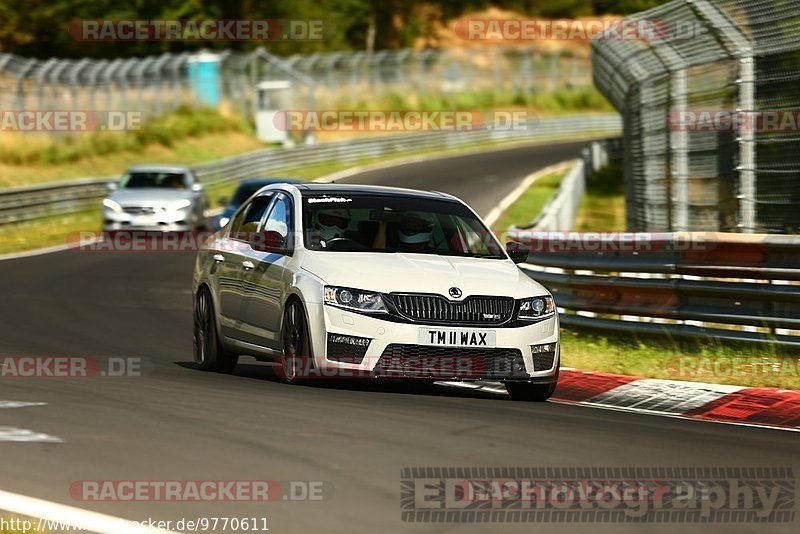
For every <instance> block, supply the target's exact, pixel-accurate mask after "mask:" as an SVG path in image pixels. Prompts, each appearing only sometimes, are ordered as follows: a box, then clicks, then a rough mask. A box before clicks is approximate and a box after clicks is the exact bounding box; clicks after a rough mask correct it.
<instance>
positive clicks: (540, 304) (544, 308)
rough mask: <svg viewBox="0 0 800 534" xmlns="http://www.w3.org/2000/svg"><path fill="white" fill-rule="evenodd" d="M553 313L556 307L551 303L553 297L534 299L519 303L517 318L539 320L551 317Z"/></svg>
mask: <svg viewBox="0 0 800 534" xmlns="http://www.w3.org/2000/svg"><path fill="white" fill-rule="evenodd" d="M555 311H556V306H555V304H554V303H553V297H549V296H548V297H536V298H532V299H524V300H521V301H520V303H519V315H518V317H519V318H520V319H539V318H541V317H547V316H548V315H553V313H555Z"/></svg>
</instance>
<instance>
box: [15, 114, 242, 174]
mask: <svg viewBox="0 0 800 534" xmlns="http://www.w3.org/2000/svg"><path fill="white" fill-rule="evenodd" d="M247 128H248V127H247V126H246V125H245V124H243V123H242V121H241V120H237V119H232V118H229V117H225V116H223V115H221V114H220V113H219V112H217V111H216V110H214V109H207V108H202V109H191V108H186V107H183V108H179V109H177V110H175V111H174V112H172V113H168V114H165V115H161V116H159V117H153V118H151V119H149V120H145V121H144V122H143V124H142V127H141V129H139V130H134V131H127V132H104V131H96V132H91V133H86V134H80V135H68V134H64V135H51V136H38V137H33V136H29V135H28V134H10V136H9V137H6V138H4V139H3V141H2V142H1V143H0V162H3V163H7V164H10V165H26V164H33V163H40V164H43V165H56V164H60V163H70V162H74V161H77V160H80V159H82V158H86V157H90V156H98V155H108V154H113V153H116V152H140V151H142V150H143V149H144V147H145V146H147V145H149V144H158V145H162V146H165V147H171V146H172V145H173V144H174V143H175V141H177V140H179V139H186V138H189V137H201V136H204V135H208V134H212V133H218V132H225V131H245V130H246V129H247Z"/></svg>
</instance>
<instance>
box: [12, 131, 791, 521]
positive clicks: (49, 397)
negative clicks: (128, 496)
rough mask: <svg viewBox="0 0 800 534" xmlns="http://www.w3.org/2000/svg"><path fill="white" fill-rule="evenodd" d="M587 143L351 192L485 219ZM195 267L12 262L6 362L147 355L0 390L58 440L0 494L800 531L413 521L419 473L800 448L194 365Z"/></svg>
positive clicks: (22, 466) (562, 410)
mask: <svg viewBox="0 0 800 534" xmlns="http://www.w3.org/2000/svg"><path fill="white" fill-rule="evenodd" d="M582 146H583V144H580V143H578V144H576V143H572V144H562V145H555V146H542V147H533V148H514V149H508V150H502V151H496V152H490V153H486V154H479V155H468V156H459V157H454V158H448V159H443V160H435V161H431V162H426V163H416V164H409V165H404V166H400V167H397V168H392V169H388V170H381V171H374V172H368V173H365V174H363V175H359V176H357V177H353V178H351V179H348V180H347V181H352V182H356V181H358V182H365V183H381V184H386V185H397V186H407V187H415V188H426V189H436V190H441V191H445V192H449V193H453V194H455V195H457V196H460V197H462V198H464V199H465V200H466V201H468V202H470V203H471V204H472V205H473V206H474V207H475V208H476V209H477V210H478V211H479V213H481V215H486V214H487V213H488V212H489V211H490V210H491V208H493V207H494V206H495V205H496V204H497V203H498V202H499V201H500V199H501V198H502V197H504V196H505V195H506V194H507V193H508V192H510V191H511V190H513V189H514V187H515V186H516V185H517V184H518V183H519V182H520V180H521V179H522V178H523V177H524V176H525V175H527V174H529V173H530V172H532V171H534V170H536V169H538V168H541V167H543V166H546V165H550V164H553V163H556V162H558V161H561V160H564V159H567V158H569V157H572V156H574V155H576V154H577V153H578V151H579V149H580V148H581V147H582ZM193 259H194V258H193V254H192V253H185V252H184V253H169V252H162V253H145V252H132V253H120V252H86V251H84V252H80V251H72V252H63V253H56V254H51V255H46V256H39V257H31V258H24V259H16V260H9V261H3V262H0V273H2V274H0V295H2V306H1V307H0V324H2V327H1V328H2V338H0V339H2V341H0V354H2V355H4V356H12V355H19V356H40V355H63V356H86V357H96V358H98V359H101V360H104V359H107V358H110V357H111V358H113V357H123V358H124V357H140V358H143V359H145V360H146V362H147V365H146V366H145V369H144V376H142V377H126V378H112V377H96V378H87V379H61V378H36V379H31V378H3V379H2V383H0V391H2V394H0V400H8V401H26V402H32V403H46V404H44V405H38V406H28V407H21V408H8V409H0V427H13V428H21V429H28V430H32V431H35V432H39V433H44V434H47V435H48V436H52V437H54V438H60V439H61V440H63V442H60V443H37V442H27V443H26V442H22V443H14V442H2V443H0V458H2V459H0V489H2V490H6V491H13V492H15V493H21V494H24V495H29V496H35V497H39V498H43V499H47V500H51V501H55V502H60V503H64V504H68V505H71V506H78V507H82V508H86V509H91V510H96V511H99V512H103V513H106V514H111V515H115V516H119V517H124V518H127V519H132V520H138V521H141V520H145V519H147V518H159V519H179V518H181V517H185V518H198V517H203V516H205V517H208V516H216V517H254V516H255V517H264V516H265V517H266V518H267V521H268V526H269V528H270V532H273V533H278V534H282V533H314V532H346V533H361V532H363V533H370V534H372V533H375V532H385V533H393V532H419V533H431V532H527V533H531V532H544V531H548V532H570V533H572V532H575V533H578V532H615V533H618V532H622V533H634V532H637V533H638V532H659V533H660V532H664V533H666V532H726V533H728V534H732V533H738V532H754V533H760V534H762V533H772V532H776V533H777V532H787V533H788V532H797V523H796V521H797V520H795V522H793V523H782V524H757V523H755V524H754V523H750V524H747V523H733V524H724V523H723V524H711V525H708V524H706V525H704V524H675V523H665V524H644V525H642V524H602V523H583V524H581V523H572V524H570V523H548V524H524V523H523V524H469V523H439V524H437V523H428V524H422V523H404V522H402V521H401V519H400V472H401V469H402V468H403V467H416V466H459V467H472V466H476V467H483V466H512V467H513V466H535V467H550V466H552V467H574V466H596V467H617V466H635V467H654V466H674V467H684V466H685V467H699V466H726V467H727V466H742V467H757V466H776V467H792V468H794V470H795V473H798V472H800V459H799V458H800V457H799V456H798V452H800V446H799V445H800V442H799V441H798V435H797V434H795V433H791V432H781V431H777V430H769V429H758V428H749V427H738V426H731V425H721V424H712V423H703V422H697V421H687V420H680V419H671V418H666V417H656V416H648V415H639V414H631V413H623V412H616V411H606V410H599V409H591V408H586V407H581V406H574V405H566V404H558V403H543V404H528V403H514V402H511V401H509V400H508V398H507V397H506V396H505V395H501V394H496V393H491V392H483V391H474V390H464V389H460V388H448V387H444V386H437V387H436V388H435V391H434V392H433V393H430V392H428V393H425V392H414V391H408V390H406V389H404V386H403V385H402V384H393V383H389V384H386V383H378V384H372V383H370V384H366V383H355V384H352V383H351V384H346V383H345V384H341V383H332V382H331V383H326V384H322V385H320V386H289V385H285V384H283V383H281V382H279V381H278V380H277V379H275V378H274V377H273V375H272V372H271V370H270V368H269V366H267V365H264V364H257V363H255V362H252V361H251V360H249V359H245V358H243V359H242V362H243V363H240V365H239V367H238V368H237V370H236V372H235V374H234V375H232V376H224V375H219V374H216V373H204V372H201V371H198V370H196V369H194V364H193V363H192V349H191V339H192V335H191V324H192V323H191V320H192V311H191V294H190V289H189V288H190V280H191V266H192V264H193ZM252 479H272V480H281V481H289V480H307V481H323V482H324V483H325V484H327V485H328V488H329V490H332V495H329V498H327V499H325V500H323V501H316V502H288V501H278V502H273V503H246V502H218V503H191V502H190V503H170V502H138V503H131V502H100V503H96V502H95V503H91V502H80V501H76V500H74V499H73V498H71V496H70V493H69V488H70V485H71V484H72V483H73V482H76V481H81V480H252Z"/></svg>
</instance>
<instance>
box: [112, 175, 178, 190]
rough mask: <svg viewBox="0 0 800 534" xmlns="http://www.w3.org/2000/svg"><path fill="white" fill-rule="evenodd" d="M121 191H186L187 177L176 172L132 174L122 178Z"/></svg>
mask: <svg viewBox="0 0 800 534" xmlns="http://www.w3.org/2000/svg"><path fill="white" fill-rule="evenodd" d="M120 188H121V189H153V188H156V189H186V175H184V174H183V173H174V172H130V173H128V174H126V175H125V176H123V177H122V180H121V181H120Z"/></svg>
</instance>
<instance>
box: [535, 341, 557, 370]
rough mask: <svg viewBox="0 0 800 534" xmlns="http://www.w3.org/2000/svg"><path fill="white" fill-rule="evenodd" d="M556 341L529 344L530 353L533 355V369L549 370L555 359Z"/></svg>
mask: <svg viewBox="0 0 800 534" xmlns="http://www.w3.org/2000/svg"><path fill="white" fill-rule="evenodd" d="M557 349H558V343H543V344H541V345H531V355H532V356H533V370H534V371H549V370H550V369H552V368H553V365H554V364H555V360H556V350H557Z"/></svg>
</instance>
